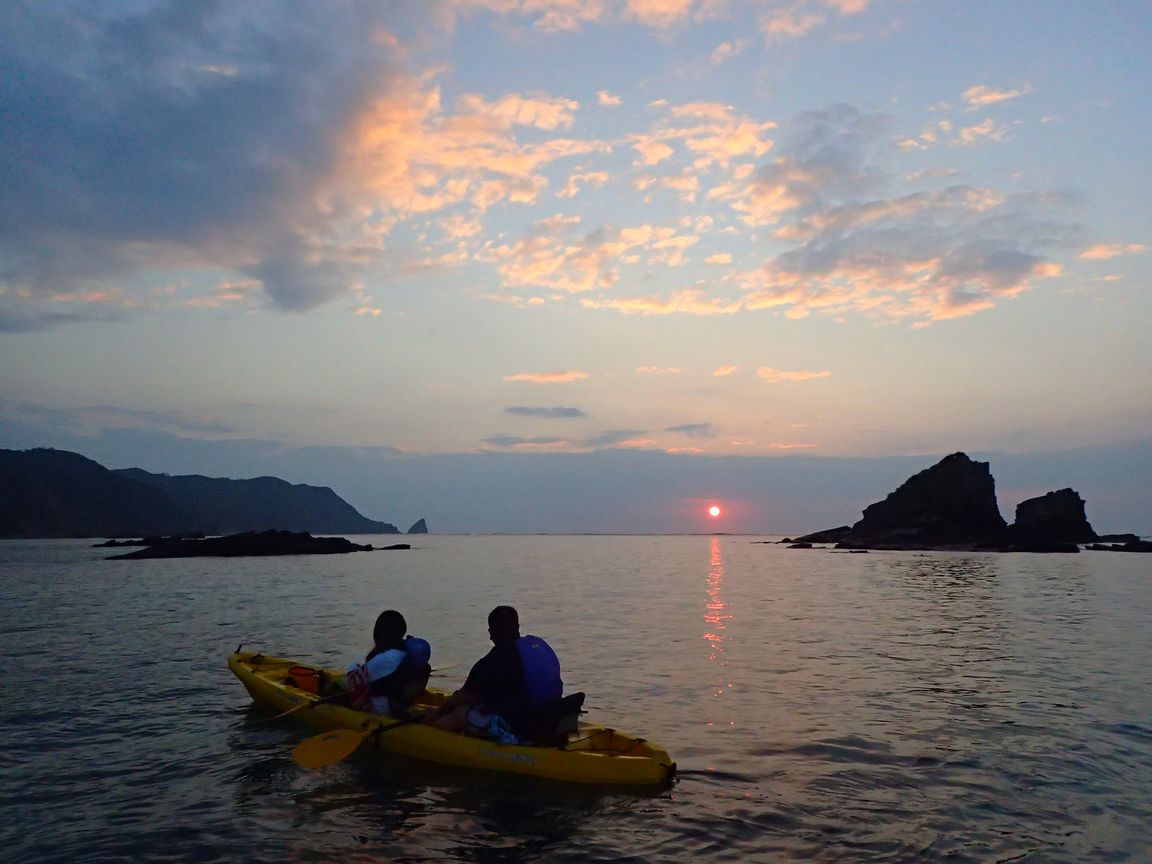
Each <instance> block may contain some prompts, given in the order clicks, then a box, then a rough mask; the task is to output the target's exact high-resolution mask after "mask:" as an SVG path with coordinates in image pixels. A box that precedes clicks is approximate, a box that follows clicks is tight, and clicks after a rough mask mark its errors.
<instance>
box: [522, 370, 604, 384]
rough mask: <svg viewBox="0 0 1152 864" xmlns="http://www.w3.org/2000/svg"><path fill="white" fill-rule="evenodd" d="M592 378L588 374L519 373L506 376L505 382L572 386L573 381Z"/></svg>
mask: <svg viewBox="0 0 1152 864" xmlns="http://www.w3.org/2000/svg"><path fill="white" fill-rule="evenodd" d="M590 377H591V376H590V375H589V374H588V373H587V372H572V371H565V372H518V373H517V374H515V375H505V376H504V378H503V379H502V380H504V381H527V382H529V383H532V384H570V383H572V382H573V381H585V380H587V379H588V378H590Z"/></svg>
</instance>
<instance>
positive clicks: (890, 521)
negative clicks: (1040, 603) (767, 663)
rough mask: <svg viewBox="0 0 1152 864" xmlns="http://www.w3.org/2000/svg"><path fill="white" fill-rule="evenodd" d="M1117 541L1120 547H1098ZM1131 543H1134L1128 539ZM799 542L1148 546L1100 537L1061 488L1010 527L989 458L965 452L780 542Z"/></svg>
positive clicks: (1151, 547)
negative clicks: (826, 525) (853, 514)
mask: <svg viewBox="0 0 1152 864" xmlns="http://www.w3.org/2000/svg"><path fill="white" fill-rule="evenodd" d="M1111 539H1118V540H1121V541H1122V545H1111V546H1108V545H1103V544H1100V543H1096V542H1095V541H1100V540H1111ZM1133 541H1134V542H1133ZM781 542H783V543H788V544H792V545H793V546H796V547H798V548H808V547H810V546H811V545H812V544H813V543H834V544H835V545H836V548H837V549H848V550H853V551H860V550H869V549H901V550H962V551H969V550H986V551H998V552H1079V551H1080V544H1085V543H1095V545H1093V546H1090V547H1089V548H1091V549H1107V550H1118V551H1130V552H1141V551H1152V543H1146V542H1144V541H1141V540H1140V539H1139V538H1137V537H1134V536H1133V535H1121V536H1119V537H1116V538H1111V537H1108V538H1102V537H1099V536H1098V535H1097V534H1096V532H1095V531H1094V530H1093V529H1092V525H1091V524H1090V523H1089V522H1088V517H1087V515H1086V513H1085V509H1084V499H1082V498H1081V497H1080V495H1079V494H1077V493H1076V491H1075V490H1073V489H1059V490H1057V491H1055V492H1049V493H1048V494H1046V495H1042V496H1040V497H1038V498H1030V499H1028V500H1027V501H1022V502H1021V503H1020V504H1019V505H1018V506H1017V507H1016V520H1015V522H1013V523H1012V524H1011V525H1009V524H1008V523H1007V522H1005V521H1004V517H1003V516H1001V515H1000V508H999V505H998V504H997V503H996V481H995V479H993V477H992V472H991V470H990V468H989V465H988V463H987V462H976V461H973V460H972V459H969V458H968V456H967V455H966V454H964V453H953V454H951V455H950V456H945V457H944V458H943V459H941V460H940V461H939V462H938V463H936V464H935V465H933V466H932V467H931V468H927V469H925V470H923V471H921V472H919V473H918V474H915V475H913V476H912V477H910V478H908V480H906V481H905V482H904V483H903V484H901V486H900V487H899V488H897V489H896V491H894V492H892V493H891V494H889V495H888V497H887V498H885V499H884V500H883V501H878V502H876V503H875V504H871V505H869V506H868V507H866V508H864V513H863V516H862V518H861V519H860V521H859V522H857V523H856V524H854V525H851V526H848V525H844V526H841V527H839V528H830V529H827V530H824V531H817V532H816V533H814V534H807V535H805V536H803V537H797V538H795V539H792V538H786V539H785V540H783V541H781Z"/></svg>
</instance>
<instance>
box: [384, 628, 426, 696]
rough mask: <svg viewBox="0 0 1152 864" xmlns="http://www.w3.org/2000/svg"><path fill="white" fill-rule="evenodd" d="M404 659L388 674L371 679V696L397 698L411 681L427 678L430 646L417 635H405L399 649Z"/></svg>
mask: <svg viewBox="0 0 1152 864" xmlns="http://www.w3.org/2000/svg"><path fill="white" fill-rule="evenodd" d="M401 650H402V651H403V652H404V659H403V660H401V661H400V663H399V665H398V666H397V667H396V669H395V670H394V671H393V672H392V673H391V674H389V675H387V676H385V677H382V678H378V679H374V680H373V681H372V695H373V696H388V697H390V698H397V697H400V696H401V695H403V693H404V689H405V688H406V687H407V686H408V684H409V683H410V682H412V681H418V680H420V679H424V680H427V678H428V672H429V671H430V670H429V668H428V661H429V660H430V659H431V658H432V646H431V645H429V644H428V642H427V641H426V640H424V639H421V638H419V637H418V636H405V637H404V645H403V647H402V649H401Z"/></svg>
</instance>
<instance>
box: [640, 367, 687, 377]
mask: <svg viewBox="0 0 1152 864" xmlns="http://www.w3.org/2000/svg"><path fill="white" fill-rule="evenodd" d="M636 371H637V372H638V373H639V374H641V375H679V374H680V369H679V368H677V367H676V366H637V367H636Z"/></svg>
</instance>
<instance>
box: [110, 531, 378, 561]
mask: <svg viewBox="0 0 1152 864" xmlns="http://www.w3.org/2000/svg"><path fill="white" fill-rule="evenodd" d="M371 550H372V547H371V546H361V545H359V544H356V543H353V542H352V541H350V540H347V539H345V538H343V537H313V536H312V535H311V534H308V533H307V532H292V531H258V532H257V531H250V532H246V533H243V534H233V535H231V536H229V537H209V538H207V539H204V540H187V539H180V540H169V541H167V542H162V543H156V544H154V545H152V546H146V547H144V548H143V549H137V550H136V551H135V552H127V553H125V554H123V555H111V556H109V557H108V560H109V561H126V560H130V559H136V558H240V557H247V556H254V555H338V554H341V553H344V552H370V551H371Z"/></svg>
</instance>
